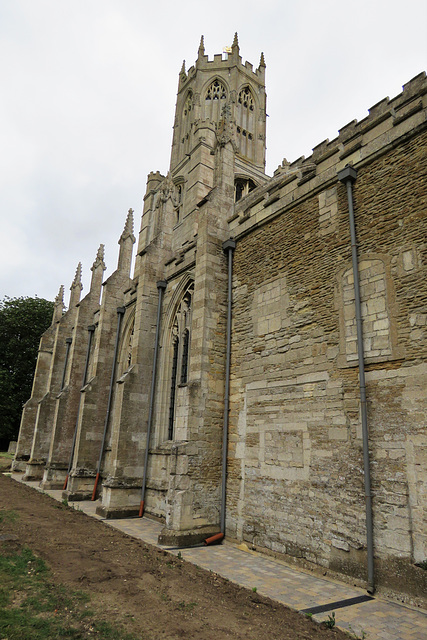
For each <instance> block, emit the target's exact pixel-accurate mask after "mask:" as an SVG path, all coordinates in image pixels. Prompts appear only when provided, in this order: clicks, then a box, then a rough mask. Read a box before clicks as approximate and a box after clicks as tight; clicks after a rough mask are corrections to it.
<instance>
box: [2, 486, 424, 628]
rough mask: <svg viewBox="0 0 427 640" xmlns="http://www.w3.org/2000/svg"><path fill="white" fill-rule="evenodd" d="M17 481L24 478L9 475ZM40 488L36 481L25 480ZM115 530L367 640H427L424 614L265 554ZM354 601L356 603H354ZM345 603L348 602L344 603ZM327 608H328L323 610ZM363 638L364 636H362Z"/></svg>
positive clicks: (142, 525) (148, 523)
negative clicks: (170, 542) (172, 543)
mask: <svg viewBox="0 0 427 640" xmlns="http://www.w3.org/2000/svg"><path fill="white" fill-rule="evenodd" d="M12 477H13V478H15V479H16V480H18V481H21V478H22V476H20V475H18V474H13V476H12ZM26 484H27V485H29V486H32V487H34V488H35V489H38V483H36V482H27V483H26ZM46 493H48V494H49V495H50V496H52V497H53V498H55V499H57V500H62V491H47V492H46ZM96 504H97V503H96V502H75V503H70V506H75V508H78V509H80V510H82V511H84V512H85V513H87V514H88V515H90V516H93V517H95V518H98V519H100V520H101V519H102V518H99V516H97V515H96V513H95V509H96ZM104 522H105V524H107V525H108V526H111V527H114V528H115V529H118V530H120V531H123V532H124V533H127V534H128V535H130V536H133V537H135V538H139V539H141V540H143V541H144V542H147V543H149V544H152V545H155V546H157V547H160V548H163V549H166V550H169V551H170V553H173V554H175V555H177V554H178V553H179V552H180V553H181V556H182V558H183V559H184V560H187V561H188V562H193V563H194V564H196V565H198V566H199V567H202V568H203V569H207V570H209V571H213V572H215V573H217V574H219V575H221V576H223V577H224V578H227V579H228V580H230V581H232V582H235V583H237V584H240V585H242V586H244V587H248V588H249V589H253V588H255V587H256V590H257V593H260V594H262V595H264V596H268V597H269V598H272V599H273V600H277V601H278V602H282V603H283V604H285V605H287V606H288V607H291V608H292V609H296V610H297V611H307V610H310V609H313V608H319V607H322V609H323V611H321V612H319V613H315V612H313V614H312V615H313V618H314V619H315V620H318V621H321V620H327V619H328V617H329V616H330V615H332V612H334V613H335V620H336V625H337V626H338V627H340V628H341V629H344V630H345V631H350V632H353V634H355V636H356V637H359V638H364V637H366V640H427V612H425V611H423V610H419V609H413V608H410V607H408V606H404V605H399V604H395V603H394V602H390V601H387V600H384V599H381V598H378V597H374V598H369V597H367V594H366V592H365V591H363V590H362V589H358V588H356V587H350V586H348V585H346V584H344V583H341V582H338V581H335V580H331V579H329V578H319V577H317V576H313V575H311V574H310V573H308V572H305V571H302V570H301V569H299V568H295V567H290V566H288V565H287V564H285V563H283V562H280V561H278V560H275V559H272V558H269V557H266V556H264V555H263V554H260V553H256V552H253V551H249V550H245V545H241V546H240V547H238V546H236V545H233V544H230V543H228V542H224V543H223V544H222V545H217V546H212V547H206V546H204V547H193V548H191V549H176V548H174V549H172V548H170V547H162V546H161V545H158V544H157V539H158V535H159V532H160V529H161V528H162V525H161V524H159V523H158V522H156V521H154V520H150V519H149V518H147V517H145V518H127V519H122V520H104ZM354 599H356V601H357V603H355V604H354V603H353V602H354ZM345 601H349V602H345ZM325 609H326V610H325ZM364 634H365V636H364Z"/></svg>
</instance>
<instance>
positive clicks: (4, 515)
mask: <svg viewBox="0 0 427 640" xmlns="http://www.w3.org/2000/svg"><path fill="white" fill-rule="evenodd" d="M17 517H18V514H17V513H16V511H13V510H12V509H0V523H2V522H4V523H6V522H15V520H16V519H17Z"/></svg>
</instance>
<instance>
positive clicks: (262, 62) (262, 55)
mask: <svg viewBox="0 0 427 640" xmlns="http://www.w3.org/2000/svg"><path fill="white" fill-rule="evenodd" d="M259 66H260V67H265V59H264V52H263V51H261V58H260V60H259Z"/></svg>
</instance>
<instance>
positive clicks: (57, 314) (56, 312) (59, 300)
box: [52, 284, 65, 324]
mask: <svg viewBox="0 0 427 640" xmlns="http://www.w3.org/2000/svg"><path fill="white" fill-rule="evenodd" d="M64 308H65V307H64V285H63V284H61V286H60V287H59V291H58V295H57V296H56V298H55V303H54V306H53V317H52V324H53V323H54V322H57V321H58V320H60V319H61V318H62V314H63V313H64Z"/></svg>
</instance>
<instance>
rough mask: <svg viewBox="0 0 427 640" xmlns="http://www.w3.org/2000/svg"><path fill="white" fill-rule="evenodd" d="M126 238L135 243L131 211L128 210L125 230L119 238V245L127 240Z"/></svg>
mask: <svg viewBox="0 0 427 640" xmlns="http://www.w3.org/2000/svg"><path fill="white" fill-rule="evenodd" d="M128 238H132V242H135V236H134V235H133V209H129V211H128V214H127V217H126V222H125V228H124V229H123V233H122V235H121V236H120V240H119V244H121V243H122V242H124V241H125V240H127V239H128Z"/></svg>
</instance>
